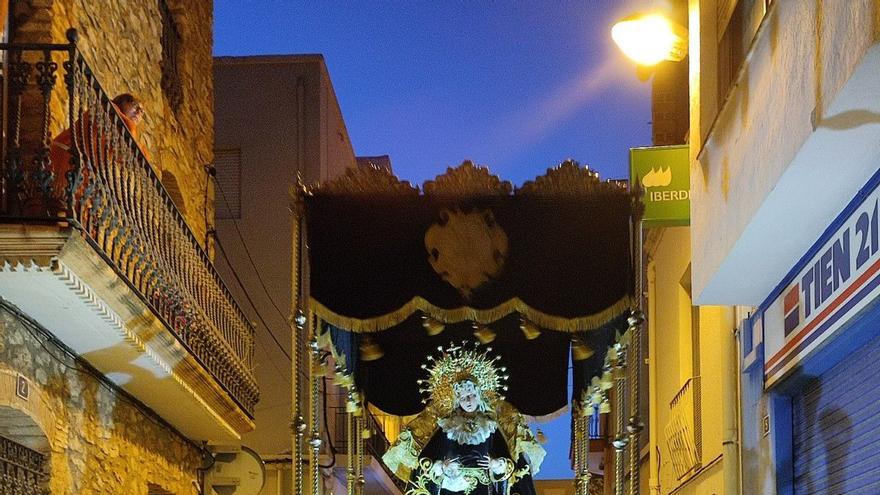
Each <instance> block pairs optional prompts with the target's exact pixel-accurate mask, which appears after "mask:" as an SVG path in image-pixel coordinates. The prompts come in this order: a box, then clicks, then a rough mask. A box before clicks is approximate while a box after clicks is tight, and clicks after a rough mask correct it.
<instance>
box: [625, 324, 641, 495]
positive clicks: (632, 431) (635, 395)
mask: <svg viewBox="0 0 880 495" xmlns="http://www.w3.org/2000/svg"><path fill="white" fill-rule="evenodd" d="M643 321H644V317H643V316H642V312H641V310H637V311H635V312H633V314H632V316H630V317H629V324H630V327H629V331H630V332H631V336H632V338H631V341H630V350H629V355H630V366H629V367H630V382H629V387H630V411H631V412H630V417H629V422H628V423H627V427H626V428H627V433H629V469H630V474H629V482H630V488H629V493H630V495H638V494H639V491H640V474H641V473H640V471H641V452H640V450H639V436H640V433H641V431H642V428H643V425H642V420H641V418H640V415H639V405H640V401H641V394H640V393H639V373H640V372H641V364H642V353H641V335H642V328H641V327H642V322H643Z"/></svg>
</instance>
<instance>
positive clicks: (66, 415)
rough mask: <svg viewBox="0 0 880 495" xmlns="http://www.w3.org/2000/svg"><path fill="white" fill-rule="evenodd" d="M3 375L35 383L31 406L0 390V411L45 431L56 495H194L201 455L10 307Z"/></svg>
mask: <svg viewBox="0 0 880 495" xmlns="http://www.w3.org/2000/svg"><path fill="white" fill-rule="evenodd" d="M38 339H39V340H38ZM40 342H42V345H41V344H40ZM0 372H2V374H3V375H4V376H5V375H10V374H15V373H21V374H22V375H24V377H25V378H27V379H28V380H29V381H30V383H31V393H30V398H29V399H28V401H27V403H23V402H22V401H21V400H20V399H18V398H17V397H15V396H14V395H11V394H10V393H9V391H8V390H6V388H5V387H0V394H2V395H0V404H3V405H5V406H11V407H13V408H17V409H19V410H27V411H26V414H27V415H28V416H29V417H31V418H32V419H33V421H34V422H35V423H36V424H37V425H39V426H40V427H41V428H42V429H43V432H44V434H45V435H46V437H47V438H48V442H49V445H50V447H49V450H50V454H49V474H50V479H49V487H50V490H51V493H52V494H54V495H60V494H74V493H77V494H79V493H92V494H119V493H125V494H131V495H144V494H146V493H147V486H148V484H154V485H158V486H159V487H162V488H163V489H164V490H167V491H169V492H170V493H174V494H178V495H183V494H195V493H197V491H196V489H195V486H194V485H193V480H196V479H197V471H196V469H197V468H198V467H199V466H200V462H201V456H200V454H199V451H198V449H197V448H196V447H195V446H194V445H192V444H190V443H188V442H186V441H184V440H183V439H182V437H180V436H179V435H178V434H177V433H175V432H174V431H173V430H171V429H170V428H168V427H167V426H164V425H162V424H160V423H159V422H158V420H157V419H155V418H154V417H152V416H148V415H147V414H146V413H145V412H144V411H143V410H142V409H140V408H139V407H138V406H136V405H135V403H134V402H133V401H132V400H131V399H129V398H127V397H125V396H123V395H121V394H120V393H118V392H116V391H115V390H114V389H113V388H112V387H110V386H109V385H106V384H102V383H100V382H99V381H98V380H97V379H96V378H94V377H93V376H92V375H91V374H90V373H89V372H88V371H86V370H85V369H84V368H83V367H82V365H81V364H80V363H78V362H76V361H74V359H72V358H71V357H70V356H69V355H67V354H66V353H65V352H64V351H62V350H61V349H59V348H58V347H57V346H55V345H54V344H52V343H51V342H47V341H46V339H45V337H44V335H43V334H42V333H40V331H39V330H37V329H35V328H33V327H29V326H25V324H24V323H23V322H22V321H20V320H19V319H18V317H17V316H16V315H15V314H13V313H11V312H9V311H8V310H6V309H5V308H0ZM8 395H11V396H8Z"/></svg>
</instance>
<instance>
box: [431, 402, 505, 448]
mask: <svg viewBox="0 0 880 495" xmlns="http://www.w3.org/2000/svg"><path fill="white" fill-rule="evenodd" d="M437 425H439V426H440V429H441V430H443V432H444V433H446V437H447V438H449V439H450V440H454V441H456V442H458V443H460V444H466V445H479V444H481V443H483V442H485V441H486V439H487V438H489V435H491V434H492V433H495V430H496V429H497V428H498V423H496V422H495V420H493V419H492V418H490V417H489V416H488V415H486V414H485V413H481V412H476V413H466V412H461V411H458V410H456V411H455V412H453V413H452V415H450V416H448V417H446V418H440V419H438V420H437Z"/></svg>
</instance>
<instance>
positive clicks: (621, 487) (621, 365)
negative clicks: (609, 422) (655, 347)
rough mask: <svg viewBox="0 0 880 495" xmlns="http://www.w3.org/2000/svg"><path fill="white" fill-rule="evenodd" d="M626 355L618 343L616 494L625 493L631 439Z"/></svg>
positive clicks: (624, 348)
mask: <svg viewBox="0 0 880 495" xmlns="http://www.w3.org/2000/svg"><path fill="white" fill-rule="evenodd" d="M626 355H627V348H626V346H625V345H624V344H623V343H619V344H618V345H617V359H616V362H615V364H614V374H615V376H614V379H615V387H614V415H615V418H616V421H615V428H614V434H615V438H614V441H613V442H612V444H613V445H614V494H615V495H624V493H625V487H626V484H625V483H624V471H625V463H624V456H625V454H626V446H627V444H628V443H629V439H628V438H627V436H626V431H625V424H624V423H625V420H626V411H625V410H624V407H625V406H626V397H625V391H626Z"/></svg>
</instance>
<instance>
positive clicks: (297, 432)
mask: <svg viewBox="0 0 880 495" xmlns="http://www.w3.org/2000/svg"><path fill="white" fill-rule="evenodd" d="M304 194H305V188H304V186H303V185H302V177H301V176H300V175H299V174H297V186H296V187H294V188H292V189H291V191H290V196H291V204H290V212H291V214H292V215H293V219H292V227H293V233H292V238H291V248H292V249H291V250H292V253H291V293H292V294H293V298H292V301H291V306H292V307H291V310H292V311H291V314H292V315H293V318H292V319H293V323H294V328H293V332H292V334H291V340H290V350H291V353H290V356H291V357H290V368H291V395H292V397H291V401H292V405H293V418H292V420H291V427H292V430H293V431H292V433H293V456H292V457H293V490H294V493H295V494H296V495H302V494H303V483H304V481H305V478H304V477H303V448H304V445H303V443H304V442H303V440H304V439H305V433H306V428H307V427H308V425H307V424H306V421H305V418H304V417H303V410H302V400H303V397H302V394H301V393H300V391H301V390H302V388H301V378H300V373H299V368H300V366H301V365H300V363H301V362H302V354H301V352H302V342H303V340H304V337H305V335H306V331H307V328H306V324H307V323H308V321H307V319H306V314H305V312H304V311H303V308H304V307H305V299H306V298H305V297H304V292H305V291H304V290H303V286H304V283H303V282H304V281H303V270H302V267H303V264H302V259H303V258H302V257H301V254H302V249H303V247H304V244H303V242H302V239H303V235H302V234H303V214H304V207H303V205H304V204H303V196H304Z"/></svg>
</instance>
